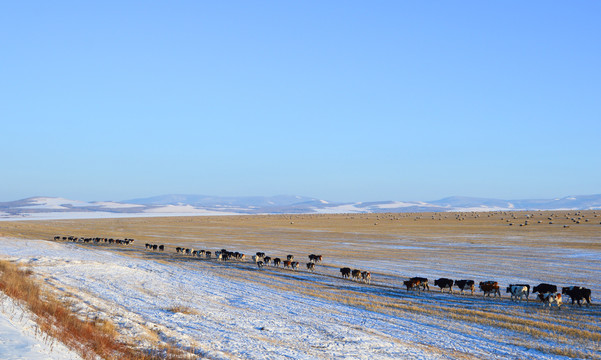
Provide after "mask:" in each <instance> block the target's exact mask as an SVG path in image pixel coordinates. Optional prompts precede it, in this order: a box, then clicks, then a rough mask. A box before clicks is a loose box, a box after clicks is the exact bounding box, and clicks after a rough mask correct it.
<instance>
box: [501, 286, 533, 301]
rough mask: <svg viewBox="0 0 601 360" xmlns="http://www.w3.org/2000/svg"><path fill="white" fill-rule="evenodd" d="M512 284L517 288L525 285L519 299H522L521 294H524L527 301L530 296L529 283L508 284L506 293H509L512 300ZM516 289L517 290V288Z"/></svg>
mask: <svg viewBox="0 0 601 360" xmlns="http://www.w3.org/2000/svg"><path fill="white" fill-rule="evenodd" d="M514 286H516V287H518V288H522V287H526V292H525V293H524V294H522V295H521V296H520V300H521V299H522V297H523V296H526V301H528V297H529V296H530V285H528V284H509V286H508V287H507V290H506V293H508V294H511V299H512V300H513V298H514V294H513V291H512V287H514ZM516 291H518V292H519V289H518V290H516ZM518 295H519V294H518Z"/></svg>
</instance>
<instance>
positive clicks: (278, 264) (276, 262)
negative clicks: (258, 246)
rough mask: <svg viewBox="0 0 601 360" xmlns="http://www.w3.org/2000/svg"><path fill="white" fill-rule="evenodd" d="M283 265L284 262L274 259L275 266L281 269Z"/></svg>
mask: <svg viewBox="0 0 601 360" xmlns="http://www.w3.org/2000/svg"><path fill="white" fill-rule="evenodd" d="M281 263H282V260H281V259H280V258H275V259H273V266H275V267H279V266H280V264H281Z"/></svg>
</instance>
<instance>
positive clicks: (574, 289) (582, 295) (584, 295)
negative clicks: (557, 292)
mask: <svg viewBox="0 0 601 360" xmlns="http://www.w3.org/2000/svg"><path fill="white" fill-rule="evenodd" d="M561 293H562V294H564V295H568V296H569V297H570V299H572V305H574V301H576V302H577V303H578V306H582V304H581V301H582V300H586V306H590V305H591V289H587V288H584V287H582V286H569V287H564V288H561Z"/></svg>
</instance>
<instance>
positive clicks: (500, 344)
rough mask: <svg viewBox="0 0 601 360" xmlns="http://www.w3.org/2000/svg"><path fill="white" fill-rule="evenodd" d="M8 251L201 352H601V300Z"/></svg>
mask: <svg viewBox="0 0 601 360" xmlns="http://www.w3.org/2000/svg"><path fill="white" fill-rule="evenodd" d="M0 257H3V258H9V259H11V260H14V261H17V262H19V263H21V264H23V265H27V266H32V269H33V271H34V272H35V273H36V274H39V275H40V276H41V278H42V279H43V281H44V282H45V283H46V284H47V285H48V286H49V288H51V289H54V291H57V292H58V293H60V294H62V296H63V297H64V298H66V299H70V300H72V301H73V303H74V304H75V305H74V306H75V310H76V311H78V312H80V313H82V314H87V315H88V316H90V317H95V316H98V317H108V318H110V319H111V320H112V321H113V322H115V323H116V324H117V325H118V327H119V328H120V332H121V334H122V336H123V338H124V339H129V340H133V341H135V342H136V343H137V345H139V346H143V347H152V346H156V344H159V343H172V344H176V345H177V346H178V347H180V348H182V349H185V350H186V351H188V352H189V353H191V354H194V355H196V356H198V357H205V358H211V359H232V358H235V359H238V358H242V359H280V358H283V359H442V358H443V359H448V358H451V359H465V358H476V359H485V358H486V359H495V358H498V359H504V358H511V359H518V358H519V359H561V358H566V357H565V356H564V355H571V356H573V357H574V356H576V357H578V356H580V357H590V358H598V357H599V353H601V348H600V346H599V339H601V327H600V326H599V324H600V323H601V321H600V320H601V311H600V309H599V307H597V306H593V307H591V308H582V309H577V308H571V307H569V306H567V307H565V309H562V310H561V311H557V310H556V309H552V310H548V309H541V307H540V304H538V303H534V302H530V303H527V304H525V303H524V304H515V303H511V302H510V301H508V300H507V299H506V298H505V299H502V300H494V299H482V298H481V297H472V296H458V295H448V294H441V293H439V292H438V291H432V292H428V293H423V294H415V293H407V292H406V291H404V290H400V289H399V288H398V287H392V286H389V285H387V284H386V283H383V282H378V281H375V283H374V284H372V285H368V284H362V283H356V282H352V281H349V280H342V279H340V278H339V277H338V276H336V270H337V268H336V267H335V266H328V265H327V264H326V265H319V266H318V270H317V273H316V274H311V273H308V272H305V271H296V272H293V271H290V270H284V269H273V268H264V269H262V270H259V269H257V268H256V266H254V265H253V264H251V263H250V262H238V261H233V262H228V263H221V262H217V261H216V260H206V259H191V258H187V257H185V256H181V255H179V256H178V255H175V254H173V253H167V252H166V253H150V252H144V251H143V250H139V249H128V250H125V249H123V248H114V247H112V248H111V247H108V246H98V245H91V244H73V243H65V242H51V241H44V240H22V239H14V238H0ZM446 265H447V264H443V265H442V266H446ZM456 265H458V264H456ZM430 268H431V269H432V268H434V269H436V268H437V265H436V264H430ZM598 275H599V272H595V274H592V276H598ZM390 276H393V275H390ZM593 300H594V299H593ZM558 324H559V325H558ZM556 325H557V326H556ZM554 326H556V327H554ZM529 327H530V328H533V329H535V330H536V331H534V332H533V331H526V330H525V329H527V328H529ZM572 329H573V332H574V334H572ZM582 329H585V330H586V332H585V333H579V332H578V330H582ZM4 346H5V345H4V344H2V347H4ZM0 353H4V352H3V349H2V348H0ZM68 356H70V355H67V354H63V353H54V352H53V355H52V356H50V357H49V358H69V357H68ZM3 358H4V357H3ZM26 358H28V357H26ZM32 358H35V357H32Z"/></svg>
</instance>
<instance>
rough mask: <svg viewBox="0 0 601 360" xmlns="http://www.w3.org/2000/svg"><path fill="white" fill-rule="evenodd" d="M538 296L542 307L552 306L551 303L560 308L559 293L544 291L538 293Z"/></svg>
mask: <svg viewBox="0 0 601 360" xmlns="http://www.w3.org/2000/svg"><path fill="white" fill-rule="evenodd" d="M538 298H539V299H540V300H541V301H542V302H543V307H547V306H548V307H549V308H551V306H553V304H555V305H557V308H558V309H560V308H561V294H560V293H550V292H548V293H544V294H538Z"/></svg>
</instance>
